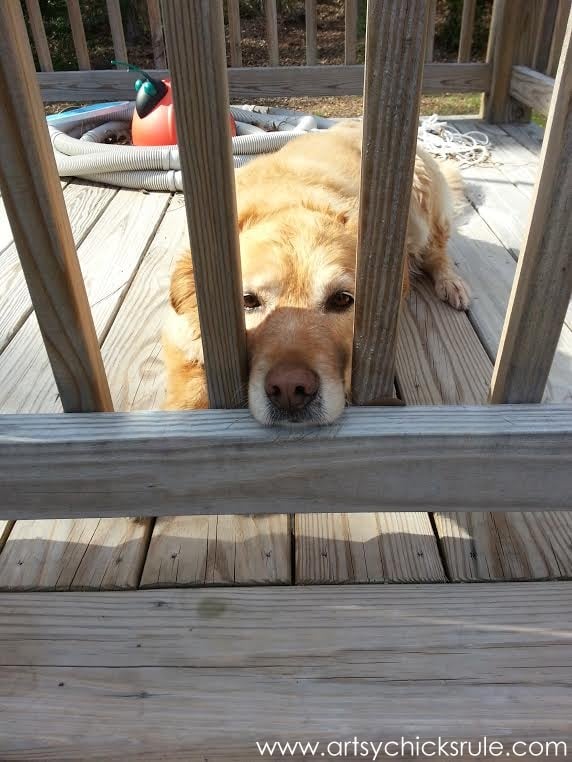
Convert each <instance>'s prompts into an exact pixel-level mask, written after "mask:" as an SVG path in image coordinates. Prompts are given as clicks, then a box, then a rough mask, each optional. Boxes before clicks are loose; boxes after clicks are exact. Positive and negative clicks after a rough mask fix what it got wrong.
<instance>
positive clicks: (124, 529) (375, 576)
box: [0, 119, 572, 590]
mask: <svg viewBox="0 0 572 762" xmlns="http://www.w3.org/2000/svg"><path fill="white" fill-rule="evenodd" d="M455 124H456V125H457V126H458V127H459V128H460V129H461V130H464V131H466V130H471V129H480V130H483V131H485V132H487V133H488V134H489V136H490V139H491V141H492V143H493V147H492V161H491V162H490V163H489V164H487V165H486V166H478V167H473V168H470V169H467V170H465V171H464V172H463V174H464V176H465V179H466V181H467V194H468V197H469V198H470V200H471V202H472V203H471V206H469V208H468V209H467V212H466V213H465V215H464V217H463V222H462V225H461V226H460V228H459V230H458V232H457V233H456V234H455V236H454V238H453V240H452V243H451V254H452V256H453V258H454V260H455V262H456V264H457V267H458V268H459V270H460V271H461V272H462V273H463V275H464V276H465V278H466V280H467V281H468V282H469V284H470V286H471V288H472V291H473V303H472V306H471V309H470V312H469V313H468V314H464V313H462V314H459V313H456V312H455V311H453V310H452V309H450V308H449V307H447V306H445V305H443V304H442V303H440V302H439V301H438V300H437V299H436V298H435V297H434V296H433V294H432V292H431V289H430V288H429V287H428V285H427V284H426V283H425V282H420V283H419V284H418V286H417V287H416V288H415V290H414V291H413V293H412V294H411V297H410V299H409V301H408V303H407V305H406V307H405V309H404V312H403V319H402V324H401V330H400V339H399V346H398V357H397V385H398V390H399V394H400V395H401V397H402V398H403V399H404V400H405V401H406V403H407V404H410V405H415V404H443V403H446V404H465V403H466V404H471V403H482V402H484V401H485V398H486V393H487V389H488V384H489V380H490V376H491V371H492V362H493V358H494V356H495V353H496V350H497V346H498V341H499V337H500V333H501V328H502V323H503V319H504V313H505V309H506V305H507V301H508V296H509V291H510V287H511V283H512V279H513V276H514V272H515V268H516V260H517V257H518V249H519V245H520V241H521V238H522V233H523V230H524V227H525V224H526V220H527V215H528V210H529V205H530V202H531V197H532V193H533V188H534V182H535V176H536V170H537V165H538V155H539V151H540V146H541V139H542V138H541V134H540V131H539V130H538V128H536V127H534V126H533V125H530V126H514V125H507V126H504V127H499V126H491V125H485V124H482V123H478V124H477V123H476V122H474V121H472V120H470V119H463V120H457V121H456V122H455ZM64 195H65V198H66V201H67V204H68V209H69V212H70V218H71V221H72V227H73V230H74V234H75V238H76V242H77V245H78V251H79V257H80V261H81V266H82V269H83V273H84V277H85V280H86V284H87V289H88V293H89V298H90V301H91V305H92V310H93V314H94V319H95V324H96V328H97V331H98V334H99V337H100V341H101V346H102V352H103V358H104V361H105V365H106V369H107V373H108V376H109V380H110V384H111V389H112V394H113V399H114V404H115V407H116V409H117V410H141V409H153V408H157V407H159V405H160V404H161V399H162V395H163V379H162V365H161V357H160V329H161V323H162V314H163V309H164V306H165V300H166V295H167V292H168V281H169V272H170V269H171V266H172V263H173V260H174V258H175V257H176V255H177V253H178V252H179V251H180V250H181V249H182V248H183V247H184V246H185V245H186V240H187V233H186V220H185V213H184V207H183V203H182V198H181V196H180V195H174V196H170V195H169V194H149V193H143V192H138V191H130V190H116V189H111V188H102V187H96V186H92V185H88V184H82V183H79V182H72V183H67V184H66V185H65V189H64ZM0 295H1V301H0V411H1V412H29V413H39V412H54V411H58V410H61V405H60V402H59V399H58V395H57V391H56V388H55V384H54V382H53V379H52V376H51V372H50V368H49V364H48V359H47V356H46V353H45V350H44V347H43V344H42V340H41V337H40V334H39V330H38V325H37V322H36V319H35V316H34V312H33V309H32V306H31V302H30V299H29V296H28V293H27V289H26V284H25V282H24V278H23V275H22V273H21V270H20V267H19V263H18V258H17V254H16V250H15V247H14V245H13V243H12V240H11V233H10V229H9V226H8V223H7V220H6V216H5V212H4V210H3V208H1V209H0ZM549 308H550V306H549V305H547V309H549ZM546 401H547V402H562V401H568V402H569V401H572V312H571V313H569V316H568V319H567V322H566V324H565V326H564V328H563V331H562V336H561V340H560V345H559V348H558V353H557V356H556V358H555V361H554V365H553V368H552V372H551V375H550V381H549V384H548V387H547V390H546ZM229 499H230V500H232V498H229ZM459 508H462V506H459ZM494 509H495V506H494V505H483V506H482V512H479V513H472V514H464V513H462V512H459V513H443V514H432V515H429V514H427V513H411V514H399V513H395V514H391V513H390V514H387V513H373V514H333V515H324V514H322V515H312V514H305V515H298V516H286V515H279V516H256V517H247V516H218V517H194V518H181V517H179V518H164V519H159V520H157V521H153V520H150V521H148V520H145V521H141V522H138V521H135V520H132V519H89V520H81V521H80V520H54V521H17V522H16V523H15V524H11V523H8V522H4V523H2V522H0V548H1V551H0V589H3V590H31V589H38V590H99V589H133V588H137V587H139V586H140V587H173V586H178V585H213V584H218V585H220V584H291V583H293V582H294V583H298V584H309V583H335V582H338V583H339V582H446V581H462V580H468V581H476V580H482V581H488V580H533V579H558V578H568V577H572V514H568V515H567V514H565V513H557V512H549V513H539V514H532V513H522V514H517V513H512V514H498V513H494Z"/></svg>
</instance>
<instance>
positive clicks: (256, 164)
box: [164, 123, 468, 424]
mask: <svg viewBox="0 0 572 762" xmlns="http://www.w3.org/2000/svg"><path fill="white" fill-rule="evenodd" d="M360 163H361V125H358V124H354V123H349V124H344V125H341V126H337V127H335V128H333V129H331V130H328V131H324V132H321V133H314V134H310V135H307V136H304V137H301V138H298V139H296V140H294V141H292V142H291V143H289V144H288V145H287V146H286V147H285V148H283V149H282V150H281V151H279V152H277V153H274V154H269V155H266V156H263V157H260V158H258V159H256V160H255V161H253V162H251V163H250V164H248V165H247V166H246V167H244V168H243V169H241V170H239V171H238V172H237V173H236V186H237V188H236V189H237V202H238V224H239V231H240V252H241V262H242V275H243V283H244V291H245V293H250V294H254V295H256V298H257V299H258V300H259V301H260V307H259V308H256V309H254V310H252V311H250V312H246V315H245V319H246V327H247V337H248V354H249V363H250V377H249V403H250V408H251V411H252V413H253V414H254V416H255V417H256V418H257V419H258V420H259V421H261V422H262V423H265V424H268V423H272V422H274V421H275V420H276V417H275V416H273V415H272V405H271V404H270V403H269V399H268V395H267V392H266V391H265V379H266V377H267V374H268V372H269V371H270V369H272V368H273V367H274V366H275V365H276V363H284V362H288V363H290V364H294V365H296V364H297V365H299V366H302V367H305V368H310V369H311V370H312V372H313V373H315V374H316V376H317V377H318V379H319V394H318V395H317V399H316V400H315V401H314V403H313V404H312V408H311V412H310V413H308V415H307V417H306V419H307V420H311V421H313V422H317V423H329V422H331V421H333V420H335V418H336V417H337V416H338V415H339V414H340V413H341V411H342V409H343V407H344V404H345V400H346V395H347V392H348V390H349V381H350V366H351V345H352V325H353V310H352V309H351V306H350V308H349V309H345V308H344V310H337V309H334V310H332V309H330V308H329V305H330V302H331V298H332V294H340V293H343V294H344V295H345V296H344V297H342V299H347V294H348V293H349V294H352V293H353V290H354V279H355V253H356V242H357V225H358V192H359V177H360ZM460 187H461V186H460V181H459V179H458V175H457V174H456V173H455V171H454V170H451V169H449V168H448V167H447V166H446V165H444V166H443V165H438V164H437V163H436V162H435V161H434V160H433V159H432V158H431V157H430V156H428V155H427V154H426V153H424V152H423V151H421V150H418V151H417V156H416V161H415V175H414V182H413V192H412V198H411V208H410V215H409V225H408V230H407V252H408V255H409V256H408V265H409V266H408V267H406V268H405V275H404V283H403V293H404V294H405V293H406V292H407V290H408V288H409V280H410V275H411V274H412V273H415V271H418V270H423V271H425V272H427V273H428V274H429V275H430V276H431V277H432V279H433V282H434V284H435V291H436V293H437V295H438V296H439V297H440V298H441V299H443V300H444V301H447V302H449V304H451V305H452V306H453V307H455V308H457V309H464V308H465V307H466V306H467V304H468V292H467V289H466V286H465V285H464V283H463V281H462V280H461V278H460V277H459V276H458V275H457V274H456V272H455V271H454V269H453V267H452V265H451V262H450V260H449V258H448V256H447V241H448V238H449V234H450V230H451V221H452V217H453V198H454V195H455V193H456V192H458V191H459V190H460ZM380 254H381V252H380ZM170 296H171V309H170V314H169V315H168V318H167V322H166V326H165V331H164V350H165V361H166V370H167V398H166V403H165V407H166V408H168V409H186V408H198V407H206V406H207V404H208V399H207V393H206V385H205V376H204V371H203V367H202V345H201V337H200V328H199V322H198V316H197V303H196V296H195V288H194V280H193V270H192V263H191V258H190V254H189V253H188V252H187V253H185V254H184V255H183V256H182V258H181V259H180V260H179V261H178V263H177V265H176V268H175V270H174V272H173V275H172V281H171V294H170ZM328 300H330V301H328ZM285 420H298V419H296V418H289V417H287V416H286V418H285Z"/></svg>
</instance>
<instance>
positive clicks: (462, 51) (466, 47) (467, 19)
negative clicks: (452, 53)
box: [457, 0, 477, 63]
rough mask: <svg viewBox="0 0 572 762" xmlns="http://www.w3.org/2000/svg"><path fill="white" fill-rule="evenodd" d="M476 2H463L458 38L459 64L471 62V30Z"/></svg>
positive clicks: (468, 0)
mask: <svg viewBox="0 0 572 762" xmlns="http://www.w3.org/2000/svg"><path fill="white" fill-rule="evenodd" d="M476 5H477V3H476V0H463V15H462V16H461V32H460V36H459V55H458V57H457V61H458V62H459V63H467V62H468V61H470V60H471V49H472V47H473V28H474V26H475V10H476Z"/></svg>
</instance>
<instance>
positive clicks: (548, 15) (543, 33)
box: [532, 0, 558, 73]
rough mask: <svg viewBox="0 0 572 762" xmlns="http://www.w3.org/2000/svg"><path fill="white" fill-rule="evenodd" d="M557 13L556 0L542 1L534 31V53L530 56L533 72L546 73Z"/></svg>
mask: <svg viewBox="0 0 572 762" xmlns="http://www.w3.org/2000/svg"><path fill="white" fill-rule="evenodd" d="M557 12H558V0H542V2H541V9H540V24H539V26H538V29H537V30H536V39H535V41H534V53H533V56H532V68H533V69H534V70H535V71H540V72H543V73H544V72H546V69H547V68H548V59H549V57H550V47H551V44H552V35H553V34H554V24H555V22H556V14H557Z"/></svg>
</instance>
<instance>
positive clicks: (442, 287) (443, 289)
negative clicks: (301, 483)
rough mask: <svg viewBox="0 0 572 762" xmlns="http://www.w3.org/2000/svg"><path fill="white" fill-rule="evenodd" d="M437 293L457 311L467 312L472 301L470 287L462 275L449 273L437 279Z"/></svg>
mask: <svg viewBox="0 0 572 762" xmlns="http://www.w3.org/2000/svg"><path fill="white" fill-rule="evenodd" d="M435 293H436V294H437V296H438V297H439V299H441V300H442V301H444V302H447V304H450V305H451V307H454V308H455V309H456V310H466V309H467V307H468V306H469V303H470V301H471V293H470V291H469V287H468V286H467V284H466V283H465V281H464V280H463V279H462V278H461V276H460V275H457V274H456V273H447V274H445V275H441V276H439V277H437V278H435Z"/></svg>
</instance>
